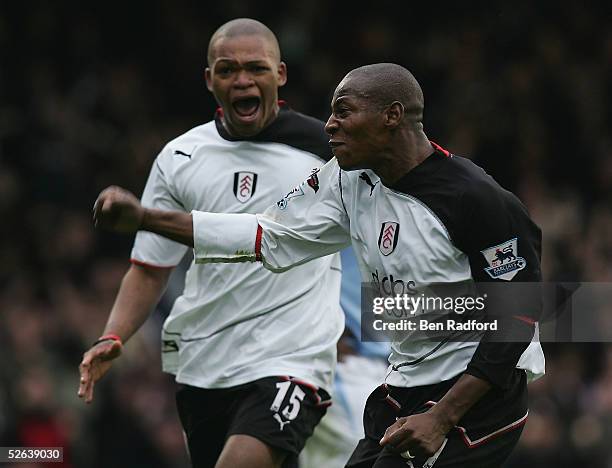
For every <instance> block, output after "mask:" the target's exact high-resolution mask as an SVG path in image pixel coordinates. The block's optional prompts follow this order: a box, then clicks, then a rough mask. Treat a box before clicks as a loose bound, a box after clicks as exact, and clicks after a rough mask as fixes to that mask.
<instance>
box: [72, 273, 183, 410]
mask: <svg viewBox="0 0 612 468" xmlns="http://www.w3.org/2000/svg"><path fill="white" fill-rule="evenodd" d="M171 272H172V268H151V267H144V266H139V265H132V266H131V267H130V269H129V270H128V271H127V273H126V274H125V276H124V277H123V281H122V282H121V286H120V288H119V292H118V293H117V297H116V299H115V303H114V305H113V308H112V309H111V313H110V316H109V318H108V321H107V323H106V326H105V327H104V332H103V333H102V335H101V338H102V339H101V340H98V341H97V342H96V343H95V344H94V345H93V346H92V347H91V348H90V349H89V350H87V351H86V352H85V354H84V355H83V360H82V361H81V364H80V365H79V372H80V375H81V380H80V382H79V390H78V396H79V397H80V398H83V399H84V400H85V402H86V403H91V401H92V399H93V392H94V386H95V383H96V382H97V381H98V380H99V379H100V378H102V377H103V376H104V374H106V372H108V370H109V369H110V367H111V365H112V361H113V360H114V359H116V358H117V357H119V356H120V355H121V351H122V348H123V343H125V342H126V341H127V340H128V339H129V338H130V337H131V336H132V335H133V334H134V333H135V332H136V331H137V330H138V329H139V328H140V327H141V326H142V324H143V323H144V322H145V320H146V319H147V317H148V316H149V313H150V312H151V310H152V309H153V307H154V306H155V304H157V302H158V301H159V299H160V297H161V295H162V294H163V292H164V290H165V288H166V284H167V282H168V277H169V276H170V273H171Z"/></svg>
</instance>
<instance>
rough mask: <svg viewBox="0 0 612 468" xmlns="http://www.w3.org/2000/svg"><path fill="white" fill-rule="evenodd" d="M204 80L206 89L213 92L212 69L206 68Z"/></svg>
mask: <svg viewBox="0 0 612 468" xmlns="http://www.w3.org/2000/svg"><path fill="white" fill-rule="evenodd" d="M204 79H205V80H206V87H207V88H208V90H209V91H210V92H212V75H211V72H210V67H206V70H204Z"/></svg>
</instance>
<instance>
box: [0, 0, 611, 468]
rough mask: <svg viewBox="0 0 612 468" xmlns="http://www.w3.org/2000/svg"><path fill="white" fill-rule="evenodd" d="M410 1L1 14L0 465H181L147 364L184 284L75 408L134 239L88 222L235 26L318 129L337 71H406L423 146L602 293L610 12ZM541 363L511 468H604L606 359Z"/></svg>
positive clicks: (589, 347)
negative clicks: (9, 453) (260, 33)
mask: <svg viewBox="0 0 612 468" xmlns="http://www.w3.org/2000/svg"><path fill="white" fill-rule="evenodd" d="M83 3H85V2H83ZM425 3H426V2H419V4H416V2H391V1H386V0H382V1H378V2H373V3H372V4H370V5H365V4H364V5H360V4H359V3H358V2H351V3H348V2H347V3H344V2H331V1H329V2H325V1H323V0H311V1H308V2H295V3H291V2H280V1H274V2H248V1H246V0H226V1H224V2H215V3H212V2H204V1H201V2H198V3H190V4H184V3H179V2H170V1H161V0H158V1H156V0H151V1H149V2H123V3H116V4H113V3H112V2H110V3H108V2H97V3H96V4H95V5H94V4H92V5H91V6H86V5H84V4H82V3H79V4H77V3H76V2H75V3H72V2H42V1H33V2H22V3H19V4H18V3H17V2H1V3H0V216H1V219H2V229H0V239H1V242H0V342H1V343H2V350H1V351H0V446H12V445H15V446H64V447H66V450H65V455H64V457H65V458H64V460H65V461H64V463H63V464H55V465H49V466H63V467H66V468H78V467H93V468H96V467H103V466H116V467H131V468H135V467H149V468H156V467H160V468H162V467H167V468H182V467H185V466H186V459H185V455H184V450H183V440H182V434H181V430H180V426H179V423H178V420H177V417H176V414H175V409H174V388H173V382H172V380H171V379H170V378H169V377H168V376H166V375H164V374H162V373H161V370H160V358H159V328H160V323H161V320H162V318H163V316H164V314H165V313H167V311H168V310H169V307H170V305H171V299H170V298H171V297H173V295H175V294H176V293H177V292H178V291H180V288H181V284H180V279H177V280H176V281H174V282H173V283H171V286H170V291H169V293H168V294H167V297H166V299H165V300H164V301H162V303H161V304H160V306H159V307H158V309H157V310H156V311H155V312H154V313H153V315H152V317H151V319H150V320H149V321H148V322H147V324H146V326H145V327H144V328H143V329H142V330H141V332H139V333H138V335H136V336H135V337H134V338H133V339H132V340H130V342H129V344H128V345H127V349H126V352H125V354H124V356H123V357H122V358H121V359H120V361H119V362H117V363H116V365H115V366H114V367H113V369H112V371H111V374H110V375H109V376H108V377H107V378H105V379H104V381H103V382H102V383H101V384H100V385H99V386H97V387H96V395H95V399H94V403H93V404H92V405H90V406H86V405H84V404H83V403H82V402H81V401H80V400H78V399H77V397H76V390H77V383H78V373H77V365H78V363H79V361H80V358H81V355H82V353H83V351H84V350H85V349H86V348H87V347H89V345H90V343H91V342H92V341H94V340H95V338H97V336H99V334H100V332H101V331H102V329H103V326H104V323H105V321H106V318H107V315H108V312H109V310H110V307H111V305H112V302H113V299H114V296H115V293H116V291H117V288H118V286H119V282H120V280H121V277H122V275H123V273H124V272H125V271H126V269H127V268H128V266H129V263H128V258H129V251H130V247H131V242H132V239H131V238H128V237H121V236H115V235H110V234H104V233H101V232H96V231H94V229H93V227H92V223H91V220H90V210H91V206H92V204H93V201H94V199H95V197H96V195H97V193H98V192H99V190H100V189H102V188H104V187H105V186H107V185H109V184H119V185H122V186H124V187H127V188H129V189H131V190H133V191H135V192H136V193H140V192H141V191H142V188H143V186H144V183H145V181H146V177H147V174H148V170H149V168H150V165H151V163H152V161H153V159H154V157H155V156H156V154H157V152H158V151H159V150H160V149H161V148H162V146H163V145H164V143H165V142H166V141H168V140H169V139H171V138H173V137H175V136H177V135H179V134H180V133H182V132H184V131H185V130H187V129H189V128H191V127H194V126H196V125H198V124H200V123H203V122H206V121H208V120H210V119H211V118H212V116H213V112H214V109H215V102H214V100H213V99H212V97H211V96H210V95H209V94H208V92H207V90H206V88H205V86H204V82H203V71H204V66H205V50H206V46H207V42H208V39H209V38H210V35H211V34H212V32H213V31H214V30H215V29H216V28H217V27H218V26H219V25H221V24H222V23H223V22H225V21H227V20H229V19H232V18H235V17H242V16H249V17H254V18H256V19H260V20H261V21H263V22H265V23H266V24H267V25H268V26H270V27H271V28H272V29H273V30H274V31H275V32H276V33H277V35H278V37H279V40H280V43H281V48H282V51H283V58H284V60H285V61H286V63H287V65H288V69H289V83H288V85H287V86H286V87H285V88H284V89H283V90H282V91H281V97H282V98H283V99H285V100H287V101H288V103H289V104H290V105H291V106H292V107H293V108H295V109H297V110H299V111H302V112H305V113H308V114H311V115H315V116H317V117H319V118H321V119H326V118H327V116H328V113H329V101H330V97H331V93H332V91H333V89H334V87H335V85H336V84H337V82H338V81H339V80H340V79H341V78H342V77H343V76H344V74H345V73H346V72H347V71H348V70H349V69H351V68H353V67H355V66H358V65H362V64H366V63H372V62H381V61H393V62H397V63H400V64H402V65H404V66H406V67H407V68H409V69H410V70H412V71H413V73H414V74H415V76H416V77H417V78H418V79H419V81H420V83H421V85H422V87H423V89H424V93H425V99H426V112H425V129H426V132H427V134H428V136H429V137H430V138H432V139H433V140H435V141H437V142H438V143H440V144H441V145H442V146H444V147H446V148H448V149H450V150H451V151H452V152H454V153H456V154H459V155H465V156H467V157H470V158H472V159H473V160H474V161H476V162H477V163H478V164H480V165H481V166H483V167H484V168H485V169H486V170H487V171H488V172H489V173H490V174H492V175H493V176H494V177H495V178H496V179H497V180H498V181H499V182H500V183H501V184H502V185H503V186H505V187H506V188H508V189H510V190H513V191H515V193H517V194H518V195H519V196H520V198H521V199H522V200H523V201H524V202H525V204H526V205H527V206H528V208H529V210H530V211H531V213H532V216H533V218H534V219H535V220H536V222H537V223H538V224H539V225H540V226H541V227H542V229H543V232H544V258H543V265H544V273H545V276H546V278H547V279H548V280H551V281H553V280H556V281H591V282H610V281H611V280H612V203H611V202H612V190H611V188H612V132H611V131H610V129H612V105H611V104H612V27H611V26H612V24H611V23H612V21H611V15H610V10H609V9H607V7H606V6H605V2H592V3H591V4H590V6H587V5H589V3H588V2H587V3H586V4H584V3H582V2H574V1H569V0H562V1H560V2H558V3H556V4H555V5H554V6H552V7H551V4H549V3H548V2H527V1H524V2H520V1H519V2H512V3H509V2H508V3H506V5H505V6H499V5H496V4H497V3H498V2H487V3H482V4H480V5H479V6H478V8H476V7H470V6H467V4H465V3H464V2H452V3H450V2H449V4H448V5H446V6H445V7H443V6H442V5H441V4H439V3H438V2H436V3H434V4H433V5H434V6H429V7H428V6H425V5H424V4H425ZM538 3H541V5H538ZM280 195H282V194H279V196H280ZM608 310H609V309H608ZM546 352H547V371H548V375H547V377H546V378H544V379H542V380H541V381H539V382H537V383H535V384H534V385H532V386H531V387H530V392H531V401H532V404H531V406H532V411H531V414H530V418H529V421H528V424H527V427H526V429H525V432H524V434H523V437H522V439H521V442H520V446H519V448H518V449H517V450H516V453H515V454H514V456H513V458H512V460H511V462H510V463H509V464H508V467H542V468H546V467H573V466H588V467H591V468H598V467H612V446H611V445H610V443H609V442H610V441H611V440H612V345H610V344H605V343H600V344H598V343H586V344H576V343H573V344H568V343H565V344H547V345H546ZM211 365H215V363H214V362H213V363H211ZM118 454H121V455H120V456H119V455H118ZM20 466H25V465H20Z"/></svg>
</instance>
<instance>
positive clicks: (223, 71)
mask: <svg viewBox="0 0 612 468" xmlns="http://www.w3.org/2000/svg"><path fill="white" fill-rule="evenodd" d="M232 71H233V70H232V68H230V67H219V68H217V69H216V70H215V72H216V73H217V75H219V76H221V77H227V76H230V75H231V74H232Z"/></svg>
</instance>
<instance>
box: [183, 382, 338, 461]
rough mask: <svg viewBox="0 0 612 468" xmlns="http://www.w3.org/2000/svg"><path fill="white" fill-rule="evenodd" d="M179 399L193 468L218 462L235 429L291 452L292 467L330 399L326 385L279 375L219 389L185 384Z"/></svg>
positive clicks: (288, 452)
mask: <svg viewBox="0 0 612 468" xmlns="http://www.w3.org/2000/svg"><path fill="white" fill-rule="evenodd" d="M176 402H177V407H178V412H179V417H180V420H181V423H182V425H183V429H184V430H185V434H186V436H187V444H188V447H189V453H190V455H191V461H192V464H193V466H194V468H208V467H211V468H212V467H214V466H215V463H216V461H217V459H218V458H219V456H220V455H221V451H222V450H223V446H224V445H225V441H226V440H227V439H228V438H229V436H231V435H233V434H244V435H250V436H252V437H255V438H257V439H259V440H261V441H262V442H264V443H266V444H268V445H270V446H272V447H274V448H277V449H280V450H283V451H285V452H287V458H286V460H285V463H284V465H283V466H284V467H293V466H297V455H298V454H299V453H300V451H301V450H302V449H303V448H304V444H305V443H306V440H307V439H308V438H309V437H310V436H311V435H312V433H313V431H314V428H315V426H316V425H317V424H318V423H319V421H320V420H321V418H322V417H323V415H324V414H325V412H326V408H327V407H328V406H329V405H330V404H331V398H330V396H329V394H328V393H327V392H326V391H325V390H323V389H320V388H317V387H314V386H312V385H310V384H308V383H306V382H302V381H300V380H298V379H294V378H291V377H288V376H279V377H267V378H264V379H260V380H256V381H254V382H250V383H247V384H243V385H238V386H236V387H230V388H220V389H203V388H197V387H191V386H188V385H181V387H180V388H179V390H178V391H177V394H176Z"/></svg>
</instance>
